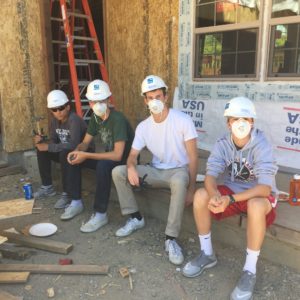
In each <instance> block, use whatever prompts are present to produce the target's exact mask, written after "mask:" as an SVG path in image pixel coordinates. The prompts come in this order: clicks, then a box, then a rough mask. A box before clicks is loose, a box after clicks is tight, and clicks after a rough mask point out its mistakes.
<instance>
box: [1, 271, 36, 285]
mask: <svg viewBox="0 0 300 300" xmlns="http://www.w3.org/2000/svg"><path fill="white" fill-rule="evenodd" d="M29 275H30V273H29V272H0V283H24V282H27V280H28V277H29Z"/></svg>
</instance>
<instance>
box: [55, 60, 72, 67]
mask: <svg viewBox="0 0 300 300" xmlns="http://www.w3.org/2000/svg"><path fill="white" fill-rule="evenodd" d="M53 64H54V65H59V66H68V65H69V63H68V62H59V61H54V62H53Z"/></svg>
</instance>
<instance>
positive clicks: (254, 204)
mask: <svg viewBox="0 0 300 300" xmlns="http://www.w3.org/2000/svg"><path fill="white" fill-rule="evenodd" d="M271 209H272V207H271V204H270V202H269V201H268V199H266V198H252V199H249V200H248V202H247V215H248V217H249V216H257V215H266V214H268V213H269V211H270V210H271Z"/></svg>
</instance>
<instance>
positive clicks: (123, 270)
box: [119, 268, 129, 278]
mask: <svg viewBox="0 0 300 300" xmlns="http://www.w3.org/2000/svg"><path fill="white" fill-rule="evenodd" d="M119 272H120V274H121V276H122V277H123V278H125V277H127V276H129V270H128V269H127V268H120V269H119Z"/></svg>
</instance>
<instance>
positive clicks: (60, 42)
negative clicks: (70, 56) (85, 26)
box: [52, 40, 66, 45]
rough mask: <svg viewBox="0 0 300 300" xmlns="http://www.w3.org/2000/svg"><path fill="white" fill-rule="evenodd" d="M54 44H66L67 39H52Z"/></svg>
mask: <svg viewBox="0 0 300 300" xmlns="http://www.w3.org/2000/svg"><path fill="white" fill-rule="evenodd" d="M52 43H53V44H62V45H66V42H65V41H59V40H52Z"/></svg>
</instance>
